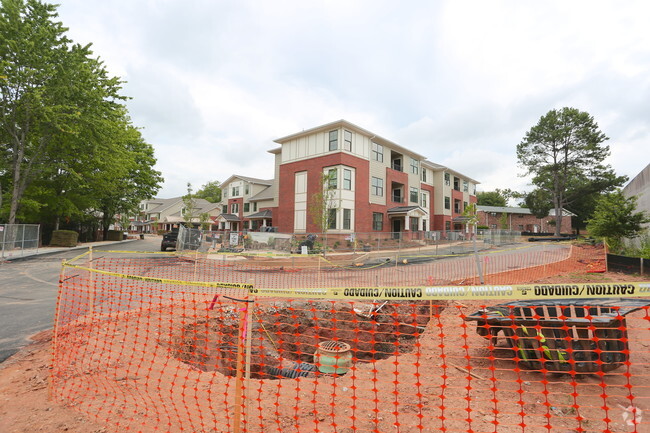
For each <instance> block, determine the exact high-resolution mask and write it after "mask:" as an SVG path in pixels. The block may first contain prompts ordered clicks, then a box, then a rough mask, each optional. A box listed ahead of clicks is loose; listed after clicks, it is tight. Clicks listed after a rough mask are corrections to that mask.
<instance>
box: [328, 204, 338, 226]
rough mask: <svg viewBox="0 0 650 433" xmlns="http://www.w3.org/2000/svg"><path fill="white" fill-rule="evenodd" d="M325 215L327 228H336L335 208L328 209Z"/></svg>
mask: <svg viewBox="0 0 650 433" xmlns="http://www.w3.org/2000/svg"><path fill="white" fill-rule="evenodd" d="M328 213H329V215H328V217H327V228H328V229H336V209H330V210H329V211H328Z"/></svg>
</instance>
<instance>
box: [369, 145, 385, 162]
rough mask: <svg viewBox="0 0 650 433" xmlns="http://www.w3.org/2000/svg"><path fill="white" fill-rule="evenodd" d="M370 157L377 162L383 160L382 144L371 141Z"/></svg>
mask: <svg viewBox="0 0 650 433" xmlns="http://www.w3.org/2000/svg"><path fill="white" fill-rule="evenodd" d="M372 159H374V160H375V161H379V162H384V146H382V145H381V144H377V143H372Z"/></svg>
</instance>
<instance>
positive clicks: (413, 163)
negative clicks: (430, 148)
mask: <svg viewBox="0 0 650 433" xmlns="http://www.w3.org/2000/svg"><path fill="white" fill-rule="evenodd" d="M419 168H420V162H419V161H418V160H417V159H413V158H411V173H413V174H418V173H419V172H420V171H419Z"/></svg>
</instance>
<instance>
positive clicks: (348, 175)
mask: <svg viewBox="0 0 650 433" xmlns="http://www.w3.org/2000/svg"><path fill="white" fill-rule="evenodd" d="M343 189H347V190H351V189H352V170H348V169H347V168H344V169H343Z"/></svg>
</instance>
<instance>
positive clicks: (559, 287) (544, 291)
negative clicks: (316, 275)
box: [250, 282, 650, 301]
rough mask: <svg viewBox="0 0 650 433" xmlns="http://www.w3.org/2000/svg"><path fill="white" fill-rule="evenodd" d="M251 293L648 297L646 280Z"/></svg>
mask: <svg viewBox="0 0 650 433" xmlns="http://www.w3.org/2000/svg"><path fill="white" fill-rule="evenodd" d="M250 291H251V293H252V294H253V295H255V296H272V297H291V298H320V299H368V300H390V299H393V300H413V301H421V300H451V299H467V300H476V301H478V300H486V299H495V300H496V299H520V300H523V299H536V300H543V299H569V298H634V297H650V283H649V282H638V283H629V282H622V283H599V284H527V285H500V286H433V287H429V286H423V287H322V288H260V287H253V288H251V289H250Z"/></svg>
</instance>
